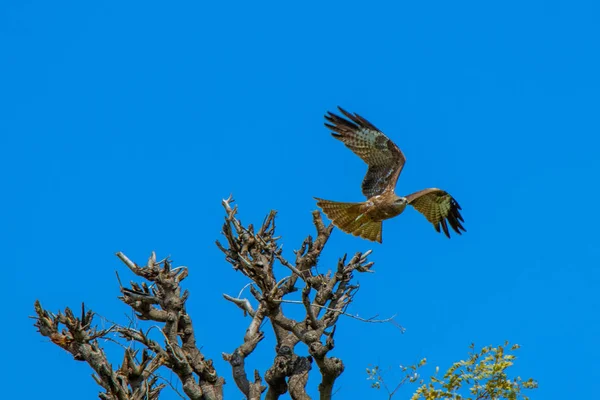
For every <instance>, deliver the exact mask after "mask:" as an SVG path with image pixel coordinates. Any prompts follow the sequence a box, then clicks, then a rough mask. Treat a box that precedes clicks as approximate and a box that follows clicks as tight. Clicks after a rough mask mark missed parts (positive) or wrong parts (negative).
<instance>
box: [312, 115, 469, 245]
mask: <svg viewBox="0 0 600 400" xmlns="http://www.w3.org/2000/svg"><path fill="white" fill-rule="evenodd" d="M338 109H339V110H340V112H341V113H342V114H343V115H344V117H346V118H344V117H340V116H339V115H336V114H333V113H331V112H328V113H327V115H325V119H326V120H327V122H326V123H325V126H326V127H328V128H329V129H330V130H331V131H333V133H332V136H333V137H335V138H336V139H338V140H340V141H341V142H343V143H344V144H345V145H346V147H348V148H349V149H350V150H352V151H353V152H354V153H355V154H356V155H358V156H359V157H360V158H362V160H363V161H364V162H366V163H367V165H368V167H369V168H368V169H367V174H366V175H365V178H364V180H363V182H362V192H363V194H364V195H365V196H366V197H367V201H365V202H362V203H340V202H335V201H329V200H324V199H319V198H317V205H318V206H319V207H321V209H322V210H323V212H324V213H325V215H327V217H328V218H329V219H331V220H332V221H333V224H334V225H335V226H337V227H338V228H340V229H341V230H342V231H344V232H347V233H351V234H353V235H355V236H360V237H362V238H365V239H368V240H371V241H376V242H379V243H381V242H382V221H383V220H385V219H389V218H392V217H395V216H396V215H399V214H401V213H402V212H403V211H404V208H405V207H406V205H407V204H410V205H411V206H413V207H414V208H415V209H416V210H417V211H419V212H420V213H421V214H423V215H424V216H425V218H427V220H428V221H429V222H431V223H432V224H433V227H434V228H435V230H436V231H438V232H440V227H441V229H442V230H443V231H444V234H445V235H446V236H447V237H450V232H449V229H448V225H450V227H451V228H452V229H453V230H454V231H455V232H456V233H458V234H459V235H460V234H461V230H462V231H465V232H466V230H465V228H464V227H463V226H462V224H461V222H464V220H463V218H462V216H461V215H460V210H461V208H460V206H459V205H458V203H457V201H456V200H455V199H454V198H453V197H452V196H450V194H448V193H447V192H445V191H443V190H441V189H437V188H430V189H425V190H421V191H418V192H416V193H413V194H410V195H408V196H406V197H400V196H398V195H396V194H395V193H394V188H395V186H396V182H397V181H398V177H399V176H400V172H402V168H403V167H404V163H405V162H406V157H404V154H403V153H402V151H401V150H400V149H399V148H398V146H396V144H394V142H392V141H391V140H390V139H389V138H388V137H387V136H385V135H384V134H383V132H381V131H380V130H379V129H377V128H376V127H375V126H374V125H373V124H371V123H370V122H369V121H367V120H366V119H364V118H362V117H361V116H360V115H358V114H355V113H354V114H351V113H349V112H347V111H345V110H344V109H342V108H341V107H338Z"/></svg>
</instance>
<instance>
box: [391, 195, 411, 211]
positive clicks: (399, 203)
mask: <svg viewBox="0 0 600 400" xmlns="http://www.w3.org/2000/svg"><path fill="white" fill-rule="evenodd" d="M407 203H408V200H406V197H400V196H396V198H395V199H394V205H395V206H396V207H400V208H402V209H404V207H406V204H407Z"/></svg>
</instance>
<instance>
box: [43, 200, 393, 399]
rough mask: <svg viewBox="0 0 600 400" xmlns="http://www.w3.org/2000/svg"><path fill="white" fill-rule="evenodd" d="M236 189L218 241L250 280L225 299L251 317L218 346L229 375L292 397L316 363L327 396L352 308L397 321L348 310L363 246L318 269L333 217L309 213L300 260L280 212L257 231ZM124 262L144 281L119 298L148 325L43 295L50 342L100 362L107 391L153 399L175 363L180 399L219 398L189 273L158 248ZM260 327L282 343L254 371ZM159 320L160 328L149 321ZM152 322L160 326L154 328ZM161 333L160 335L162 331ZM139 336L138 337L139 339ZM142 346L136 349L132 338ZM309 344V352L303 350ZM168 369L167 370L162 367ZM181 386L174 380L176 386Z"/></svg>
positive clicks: (98, 373)
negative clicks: (52, 304)
mask: <svg viewBox="0 0 600 400" xmlns="http://www.w3.org/2000/svg"><path fill="white" fill-rule="evenodd" d="M232 203H233V200H232V199H231V198H229V199H227V200H223V203H222V204H223V207H224V209H225V212H226V216H225V223H224V224H223V235H224V236H225V240H226V241H225V242H224V243H220V242H218V241H217V243H216V244H217V246H218V247H219V249H220V250H221V251H222V252H223V253H224V254H225V259H226V260H227V262H229V263H230V264H231V266H232V267H233V268H234V269H235V270H236V271H240V272H241V273H242V274H244V275H245V276H247V277H248V278H249V279H250V281H251V282H250V283H249V291H250V293H251V295H252V298H251V299H248V298H239V297H232V296H229V295H227V294H224V295H223V296H224V298H225V299H226V300H228V301H230V302H231V303H232V304H234V305H236V306H237V307H239V308H240V309H241V310H242V311H243V314H244V316H247V317H249V318H250V322H249V324H248V328H247V329H246V332H245V334H244V335H243V339H240V345H239V346H238V347H237V348H235V349H233V351H231V352H229V353H222V356H223V359H225V360H226V361H227V362H229V364H230V365H231V375H232V377H233V380H234V382H235V384H236V385H237V387H238V388H239V390H240V391H241V392H242V393H243V394H244V396H245V397H246V398H248V399H261V398H263V395H264V398H266V399H269V400H272V399H277V398H279V397H280V396H281V395H283V394H285V393H289V395H290V397H291V398H292V399H298V400H304V399H310V397H309V396H308V394H307V390H306V385H307V381H308V376H309V373H310V371H311V370H312V369H313V366H314V365H316V368H317V369H318V371H319V373H320V376H321V379H320V383H319V385H318V389H319V393H320V398H321V399H330V398H331V396H332V391H333V387H334V384H335V381H336V379H337V377H338V376H340V374H341V373H342V372H343V371H344V364H343V362H342V360H341V359H339V358H337V357H333V356H331V355H330V352H331V350H332V349H333V348H334V346H335V342H334V334H335V330H336V323H337V321H338V319H339V318H340V316H342V315H349V316H351V317H354V318H357V319H361V320H363V321H367V322H393V320H392V319H387V320H372V319H366V320H365V319H362V318H359V317H357V316H353V315H351V314H348V313H347V312H346V310H347V308H348V305H349V304H350V303H351V302H352V301H353V300H354V298H355V296H356V292H357V289H358V286H357V285H356V284H354V283H352V278H353V274H354V273H355V272H358V273H365V272H370V269H371V267H372V265H373V263H372V262H368V261H367V256H368V255H369V253H370V251H368V252H366V253H356V254H355V255H354V256H353V257H350V258H349V259H348V257H346V256H345V255H344V256H343V257H341V258H340V259H339V261H338V263H337V266H336V267H335V268H334V270H332V271H328V272H327V273H325V274H318V273H317V272H316V268H315V267H316V266H317V263H318V259H319V256H320V254H321V252H322V251H323V248H324V246H325V245H326V243H327V240H328V239H329V236H330V234H331V231H332V229H333V226H332V225H329V226H326V225H325V224H324V223H323V221H322V219H321V215H320V214H319V212H318V211H315V212H313V223H314V226H315V228H316V236H315V237H314V238H313V237H312V236H308V237H307V238H306V239H305V240H304V241H303V242H302V245H301V246H300V248H299V250H296V251H295V260H294V262H292V261H289V260H287V259H285V258H284V257H283V256H282V250H281V246H280V245H279V237H277V236H276V234H275V214H276V213H275V212H274V211H271V212H270V213H269V215H268V216H267V217H266V218H265V220H264V222H263V224H262V225H261V226H260V228H259V229H258V230H255V228H254V227H253V226H252V225H248V226H244V225H243V224H242V223H241V221H240V220H239V219H238V218H237V215H236V214H237V206H236V207H232ZM117 256H118V257H119V258H120V259H121V261H122V262H123V263H124V264H125V265H126V266H127V267H128V268H129V269H130V270H131V271H132V272H133V273H134V274H135V275H136V276H137V277H139V278H141V279H142V282H140V283H138V282H133V281H132V282H130V287H125V286H123V285H122V284H121V283H120V291H121V296H120V297H119V298H120V299H121V300H122V301H123V302H124V303H125V304H127V305H128V306H129V307H130V308H131V309H132V310H133V311H134V312H135V316H136V318H137V319H139V320H144V321H153V323H154V325H152V327H151V328H150V329H148V330H146V331H144V330H143V329H139V328H138V327H137V323H135V321H131V323H130V324H128V325H122V324H117V323H111V324H110V326H108V327H107V328H105V329H98V328H97V326H96V325H94V313H93V312H92V311H85V309H84V307H83V306H82V310H81V315H80V316H76V315H75V314H74V313H73V312H72V311H71V310H70V309H69V308H66V309H65V310H64V312H59V313H58V314H53V313H51V312H49V311H48V310H45V309H44V308H43V307H42V305H41V304H40V302H39V301H36V303H35V311H36V314H37V316H36V317H35V318H36V323H35V326H36V327H37V329H38V330H39V332H40V333H41V334H42V335H43V336H46V337H49V338H50V340H51V341H52V343H54V344H56V345H58V346H60V347H62V348H63V349H65V350H66V351H68V352H69V353H71V354H72V355H73V357H74V358H75V360H79V361H85V362H86V363H88V364H89V365H90V367H92V369H93V370H94V371H95V374H94V375H93V376H94V379H95V381H96V382H97V383H98V385H100V386H101V387H102V389H103V391H102V392H101V393H100V398H102V399H119V400H125V399H140V400H141V399H157V398H159V396H160V393H161V390H162V389H164V388H165V387H166V385H168V384H169V385H170V384H171V383H170V382H169V381H167V380H166V379H164V378H162V376H161V373H160V369H164V368H167V369H169V370H171V371H172V372H173V373H174V374H175V375H176V377H177V378H178V379H179V381H180V382H181V388H182V389H183V393H179V392H178V393H179V394H180V396H181V397H182V398H189V399H197V400H200V399H202V400H218V399H222V398H223V385H224V383H225V380H224V378H223V375H222V374H223V372H222V371H221V372H217V371H216V369H215V367H214V366H213V362H212V360H210V359H207V358H206V357H205V356H204V354H203V353H202V351H201V349H199V348H198V346H197V344H196V339H195V329H202V328H203V327H202V326H194V325H193V323H192V318H191V316H190V315H189V314H188V313H187V311H186V301H187V299H188V295H189V292H188V291H187V290H183V289H182V287H181V282H182V281H183V280H184V279H185V278H186V277H187V276H188V269H187V268H186V267H178V268H173V266H172V264H171V261H170V260H169V259H163V260H160V261H158V260H157V259H156V256H155V254H154V253H153V254H152V255H151V257H150V258H149V260H148V262H147V263H146V265H139V264H136V263H135V262H133V261H131V260H130V259H129V258H127V256H125V255H124V254H123V253H120V252H119V253H117ZM277 263H279V264H281V265H282V266H284V267H285V268H286V270H289V273H288V274H286V276H283V277H276V274H275V270H274V266H275V265H276V264H277ZM299 289H300V290H301V297H300V298H301V300H291V299H290V294H292V293H293V292H295V291H297V290H299ZM285 303H297V304H298V306H299V307H302V308H303V310H304V317H303V318H302V319H293V318H290V317H289V316H286V314H285V313H284V307H283V305H284V304H285ZM264 326H268V327H270V329H272V330H273V332H274V335H275V338H276V341H277V344H276V346H275V353H274V357H273V363H272V365H271V366H270V367H269V368H268V369H267V370H266V371H264V379H263V378H262V377H261V374H260V373H259V371H257V370H255V371H253V373H249V371H247V369H246V366H245V360H246V358H247V357H248V356H249V355H250V354H252V352H254V351H255V350H256V348H257V346H258V344H259V343H260V342H261V341H262V340H263V338H264V333H263V331H262V329H263V327H264ZM153 328H157V329H153ZM155 331H156V332H155ZM157 332H160V336H159V337H157V335H158V333H157ZM100 340H109V341H112V342H115V343H119V344H120V345H121V346H122V347H123V348H124V356H123V360H122V362H121V365H120V367H118V368H114V367H113V366H112V364H111V363H110V362H109V360H108V358H107V356H106V353H105V351H104V350H103V348H102V347H101V346H100V343H101V342H100ZM134 344H135V346H134ZM136 346H137V347H138V348H141V353H140V352H139V351H136V350H133V348H134V347H136ZM302 352H304V354H306V353H308V355H300V354H299V353H302ZM163 375H164V374H163ZM174 389H175V388H174ZM265 391H266V393H265Z"/></svg>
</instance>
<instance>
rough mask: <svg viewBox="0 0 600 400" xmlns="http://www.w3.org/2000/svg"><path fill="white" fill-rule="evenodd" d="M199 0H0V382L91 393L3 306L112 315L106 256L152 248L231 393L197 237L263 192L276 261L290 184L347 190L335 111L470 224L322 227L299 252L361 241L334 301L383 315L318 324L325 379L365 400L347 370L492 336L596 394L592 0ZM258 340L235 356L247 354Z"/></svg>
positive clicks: (307, 194) (31, 390) (236, 323)
mask: <svg viewBox="0 0 600 400" xmlns="http://www.w3.org/2000/svg"><path fill="white" fill-rule="evenodd" d="M124 3H126V4H124ZM201 4H208V3H207V2H192V1H182V2H171V3H169V4H167V3H165V2H155V1H143V2H141V1H139V2H116V1H106V2H81V1H71V2H45V1H3V2H2V3H1V4H0V146H1V148H2V150H3V155H2V157H1V158H0V167H1V168H2V170H3V171H4V172H3V174H2V176H1V178H0V179H1V186H2V189H3V195H2V198H1V200H0V202H1V203H2V210H3V212H2V213H0V225H1V233H0V243H1V245H0V246H1V247H2V253H3V256H4V262H3V266H4V273H3V282H4V285H3V287H4V299H5V307H4V308H5V310H8V318H7V317H6V316H5V317H4V322H5V323H6V322H9V326H6V325H4V328H3V329H2V330H0V335H1V336H2V338H1V340H2V343H3V344H4V346H3V348H4V350H3V352H4V354H3V357H2V358H3V359H4V360H5V361H4V362H3V363H2V366H0V369H1V370H2V377H3V379H4V380H5V381H6V382H10V383H11V384H9V385H7V386H6V387H5V390H7V391H8V392H5V393H7V395H8V397H11V398H12V397H19V398H25V397H26V398H40V397H42V396H45V397H49V398H61V399H81V398H95V397H96V393H97V388H96V386H95V384H94V383H93V381H92V379H91V378H90V373H91V370H90V369H89V368H88V367H87V366H85V365H83V364H81V363H78V362H75V361H73V360H72V358H71V357H70V356H69V355H68V354H66V353H65V352H63V351H62V350H61V349H59V348H57V347H56V346H54V345H52V344H49V343H48V342H47V340H45V339H43V338H41V337H40V336H39V335H38V334H37V333H36V332H35V330H34V328H33V327H32V326H31V325H32V323H33V321H31V320H29V319H27V316H28V315H32V314H33V302H34V299H36V298H39V299H40V300H41V301H42V302H43V304H44V306H46V307H48V308H50V309H52V310H58V309H60V308H62V307H64V306H67V305H69V306H71V307H73V308H78V307H79V306H80V302H81V301H85V303H86V305H88V306H89V307H91V308H93V309H94V310H95V311H97V312H98V313H99V314H102V315H105V316H108V317H111V318H113V319H115V320H118V321H125V313H126V312H127V309H126V308H125V307H124V306H123V305H121V304H120V302H119V301H118V300H117V299H116V296H117V295H118V285H117V282H116V279H115V272H114V271H115V270H118V271H119V272H120V273H121V274H122V275H123V276H124V277H126V279H128V278H129V276H128V275H127V272H126V271H125V269H124V267H123V266H122V265H121V264H120V262H119V261H118V259H117V258H116V257H114V255H113V254H114V253H115V252H116V251H123V252H125V253H126V254H127V255H129V256H130V257H131V258H132V259H134V260H137V261H139V262H143V261H144V260H145V259H146V258H147V256H148V255H149V253H150V252H151V251H152V250H155V251H156V252H157V254H158V256H159V257H163V256H167V255H171V256H172V258H173V260H174V262H175V264H178V265H187V266H189V268H190V277H189V279H188V280H187V281H186V282H185V283H186V286H187V287H188V288H189V289H190V290H191V293H192V295H191V297H190V300H189V311H190V313H192V316H194V317H195V321H196V324H197V331H198V341H199V344H200V345H201V346H203V352H204V353H205V354H206V355H207V356H208V357H211V358H213V359H214V360H215V362H216V367H217V369H218V371H219V372H220V373H221V374H223V375H224V376H225V377H226V378H227V380H228V382H229V383H228V384H227V386H226V393H227V395H228V396H229V397H231V398H240V397H241V396H240V395H239V394H238V392H237V390H236V388H235V385H234V383H233V380H232V379H231V378H230V370H229V368H228V366H227V365H226V364H224V362H223V361H222V360H221V358H220V354H221V352H223V351H225V352H227V351H231V350H233V349H234V348H235V347H236V346H237V345H239V344H240V343H241V340H242V337H243V333H244V329H245V327H246V323H247V321H244V320H242V318H241V315H240V312H239V310H238V309H236V308H235V307H233V306H232V305H231V304H229V303H226V302H225V301H224V300H222V298H221V294H222V293H229V294H233V295H236V294H237V293H238V292H239V290H240V289H241V288H242V287H243V286H244V285H245V283H246V280H245V279H244V277H243V276H241V275H240V274H236V273H235V272H234V271H232V270H231V269H230V267H229V265H228V264H227V263H226V262H225V261H224V258H223V255H222V254H221V253H220V252H219V251H218V249H217V248H216V247H215V246H214V241H215V239H217V238H219V237H220V234H219V232H220V227H221V223H222V210H221V206H220V200H221V199H222V198H223V197H226V196H228V195H229V193H233V194H234V196H235V198H236V199H237V200H238V202H239V205H240V216H241V218H242V220H243V221H245V222H253V223H260V222H261V221H262V218H263V216H264V215H265V214H266V213H267V212H268V211H269V210H270V209H277V210H278V211H279V219H278V226H279V231H280V233H281V234H282V235H283V237H284V239H283V242H284V243H285V247H284V248H285V249H287V250H286V251H287V253H286V254H287V255H288V256H290V255H291V252H292V249H294V248H297V247H298V246H299V244H300V242H301V240H302V238H303V237H304V236H305V235H306V234H308V233H312V232H313V228H312V225H311V217H310V212H311V211H312V210H314V209H315V201H314V200H313V196H319V197H324V198H329V199H333V200H341V201H343V200H346V201H359V200H361V199H362V195H361V193H360V182H361V180H362V177H363V174H364V172H365V166H364V164H363V163H362V161H360V160H359V159H358V158H357V157H356V156H354V155H353V154H352V153H351V152H350V151H348V150H347V149H346V148H344V146H343V145H342V144H341V143H339V142H337V141H335V140H334V139H332V138H331V137H330V136H329V134H328V132H327V130H326V129H325V128H324V127H323V114H324V113H325V112H326V111H327V110H331V109H334V107H335V106H337V105H342V106H343V107H345V108H347V109H348V110H351V111H355V112H358V113H360V114H362V115H363V116H365V117H366V118H368V119H369V120H371V121H372V122H373V123H374V124H375V125H376V126H378V127H379V128H380V129H382V130H383V131H384V132H385V133H387V134H388V135H389V136H390V137H391V138H392V139H393V140H394V141H395V142H396V143H397V144H398V145H399V146H400V147H401V148H402V149H403V151H404V153H405V154H406V156H407V164H406V167H405V168H404V171H403V174H402V176H401V178H400V181H399V185H398V192H399V193H401V194H407V193H411V192H413V191H416V190H419V189H422V188H425V187H430V186H436V187H440V188H444V189H446V190H448V191H449V192H451V193H452V194H453V195H454V196H455V197H456V198H457V199H458V200H459V202H460V204H461V205H462V207H463V211H464V212H463V215H464V217H465V221H466V224H465V226H466V228H467V230H468V232H467V233H466V234H464V235H463V236H462V237H454V238H452V239H451V240H447V239H446V238H445V237H444V236H443V235H440V234H437V233H436V232H435V231H434V230H433V228H432V227H431V226H430V225H429V224H427V223H426V221H425V220H424V219H423V217H422V216H421V215H419V214H417V213H416V212H415V211H414V210H412V209H410V210H408V211H407V212H406V213H405V214H404V215H402V216H401V217H399V218H397V219H394V220H392V221H389V222H386V223H385V224H384V231H383V244H382V245H378V244H372V243H369V242H366V241H364V240H361V239H357V238H354V237H351V236H349V235H346V234H343V233H341V232H340V231H337V230H336V231H335V232H334V233H333V236H332V238H331V242H330V244H329V246H328V248H327V250H326V253H325V254H324V255H323V258H322V266H321V268H322V269H326V268H328V267H331V266H333V265H334V263H335V260H336V258H337V257H338V256H340V255H342V254H343V253H345V252H354V251H358V250H361V251H363V250H367V249H370V248H372V249H373V250H374V253H373V256H372V259H373V261H375V262H376V268H375V269H376V271H377V273H376V274H374V275H368V276H359V277H358V279H359V281H360V283H361V285H362V286H361V290H360V292H359V295H358V298H357V300H356V303H355V304H354V305H353V306H352V308H351V310H350V311H351V312H353V313H358V314H360V315H362V316H365V317H367V316H371V315H373V314H379V315H380V316H382V317H386V316H389V315H393V314H397V315H398V317H397V320H398V322H399V323H401V324H402V325H403V326H404V327H406V329H407V332H406V334H404V335H401V334H399V333H398V331H397V330H396V329H395V328H393V327H392V326H391V325H367V324H361V323H359V322H358V321H355V320H350V319H344V320H342V322H341V323H340V326H339V329H338V331H337V334H336V336H337V345H338V347H337V349H336V351H334V354H335V355H337V356H339V357H341V358H342V359H343V360H344V362H345V364H346V371H345V372H344V374H343V375H342V377H341V378H340V379H339V381H338V383H337V390H338V392H337V395H336V397H337V398H340V399H346V398H361V397H362V398H366V397H367V396H370V395H373V398H375V396H374V395H376V394H377V393H372V392H371V391H370V389H369V388H368V382H367V381H366V379H365V378H366V375H365V368H366V367H367V366H368V365H369V364H370V363H378V364H379V365H381V366H382V367H390V368H392V369H395V368H396V367H397V365H398V364H410V363H414V362H417V361H418V360H419V359H421V358H423V357H427V358H428V359H429V361H430V364H431V366H432V368H433V367H434V366H435V365H439V366H440V367H441V369H442V370H443V369H445V368H447V367H448V366H449V365H450V363H451V362H452V361H455V360H458V359H461V358H464V357H465V356H466V353H467V350H468V345H469V344H470V343H471V342H475V343H476V344H477V345H478V346H482V345H487V344H499V343H502V342H503V341H504V340H510V341H511V342H517V343H519V344H521V345H522V346H523V347H522V350H521V351H520V352H519V356H520V358H519V360H518V363H517V367H516V368H515V369H514V372H515V374H519V375H521V376H524V377H528V376H533V377H535V378H537V379H538V380H539V382H540V389H539V390H538V391H536V392H533V393H532V394H533V396H532V398H534V399H565V398H572V399H581V398H590V397H591V396H592V393H595V392H597V390H595V389H594V387H595V386H596V383H597V382H598V381H599V380H600V368H598V365H597V361H598V359H599V358H600V351H599V350H598V340H599V339H600V322H599V318H600V317H599V308H600V300H599V293H600V272H599V261H598V260H599V259H600V244H599V243H600V240H599V239H600V237H599V235H598V226H599V225H600V213H597V212H595V211H594V210H595V209H596V201H597V199H598V198H600V189H599V185H598V175H599V173H600V161H599V155H600V153H599V151H598V145H599V139H598V137H599V133H600V122H599V114H598V110H599V107H600V96H599V93H600V74H599V73H598V71H600V61H599V60H600V59H599V56H598V55H599V54H600V45H599V43H600V40H599V39H600V28H599V27H598V18H599V17H600V13H599V11H600V9H599V6H598V3H597V2H593V1H587V2H584V1H569V2H567V1H564V2H553V1H529V2H522V1H502V2H500V1H499V2H480V1H460V2H446V1H425V2H424V1H418V2H416V1H395V2H378V3H376V4H375V2H371V3H370V4H368V3H366V2H353V1H344V2H340V1H336V2H318V3H317V2H315V3H311V2H299V3H295V4H293V3H289V2H288V3H284V2H270V3H262V2H221V4H220V5H217V4H218V3H217V2H212V3H211V5H201ZM202 310H205V311H204V313H205V314H204V315H203V314H202V312H203V311H202ZM218 318H222V319H224V320H225V321H227V322H226V327H222V328H219V329H210V328H208V327H205V326H203V324H202V321H203V320H206V321H213V320H215V319H218ZM271 345H272V341H271V339H268V340H267V341H266V342H265V346H264V347H263V350H264V352H263V353H257V354H255V355H253V356H252V357H251V358H250V359H249V367H251V368H253V367H259V368H261V369H262V372H263V373H264V367H265V366H266V365H268V363H269V361H270V360H271V359H272V352H271V347H270V346H271ZM106 346H107V348H110V344H107V345H106ZM350 349H352V350H351V351H350ZM113 353H117V351H113V352H112V353H111V354H113ZM114 361H115V365H116V364H117V363H118V362H119V361H120V360H117V359H115V360H114ZM32 377H33V378H32ZM390 379H391V380H392V381H393V374H392V375H390ZM317 380H318V373H317V374H315V376H314V378H313V379H312V380H311V382H312V384H313V385H314V384H315V382H317ZM11 391H14V392H11ZM24 391H25V394H24ZM24 396H25V397H24ZM402 396H404V397H400V398H405V397H406V396H407V392H403V394H402ZM169 398H174V397H169ZM380 398H384V396H383V393H381V397H380Z"/></svg>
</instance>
